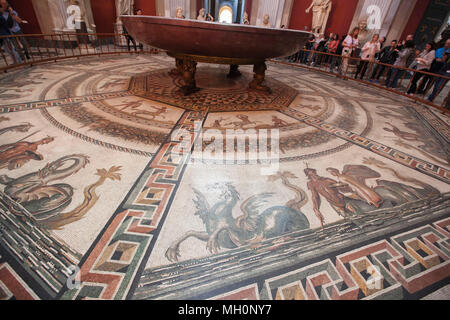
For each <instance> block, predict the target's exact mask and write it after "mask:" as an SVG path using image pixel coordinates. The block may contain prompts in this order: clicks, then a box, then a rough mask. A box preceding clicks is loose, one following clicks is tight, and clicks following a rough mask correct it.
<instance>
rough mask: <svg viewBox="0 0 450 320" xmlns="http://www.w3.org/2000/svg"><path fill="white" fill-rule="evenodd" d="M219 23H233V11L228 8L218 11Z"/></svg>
mask: <svg viewBox="0 0 450 320" xmlns="http://www.w3.org/2000/svg"><path fill="white" fill-rule="evenodd" d="M219 22H222V23H233V9H231V8H230V7H229V6H223V7H222V8H220V10H219Z"/></svg>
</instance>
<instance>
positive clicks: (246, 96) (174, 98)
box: [130, 67, 298, 112]
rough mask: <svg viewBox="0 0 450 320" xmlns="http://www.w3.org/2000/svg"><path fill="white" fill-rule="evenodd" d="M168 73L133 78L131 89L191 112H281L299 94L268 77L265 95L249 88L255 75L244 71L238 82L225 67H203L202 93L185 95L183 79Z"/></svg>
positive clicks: (199, 78) (198, 77)
mask: <svg viewBox="0 0 450 320" xmlns="http://www.w3.org/2000/svg"><path fill="white" fill-rule="evenodd" d="M168 72H169V70H158V71H155V72H152V73H148V74H145V75H140V76H136V77H133V78H132V80H131V84H130V90H131V91H132V92H133V93H134V94H136V95H139V96H142V97H146V98H148V99H151V100H155V101H159V102H163V103H167V104H170V105H174V106H177V107H181V108H184V109H188V110H198V109H199V108H208V109H209V111H210V112H215V111H253V110H280V109H282V108H285V107H288V106H289V105H290V104H291V103H292V101H293V100H294V99H295V97H296V96H297V93H298V91H297V90H295V89H293V88H291V87H290V86H288V85H286V84H284V83H282V82H280V81H277V80H275V79H272V78H270V77H266V80H265V84H266V85H267V86H268V87H269V88H271V89H272V93H266V92H262V91H257V90H251V89H249V88H248V85H249V83H250V82H251V81H252V79H253V75H252V74H249V73H246V72H242V76H241V77H239V78H236V79H229V78H227V73H228V72H227V70H226V69H224V68H212V67H201V68H198V69H197V73H196V81H197V87H199V88H201V90H200V91H198V92H196V93H193V94H191V95H188V96H185V95H184V94H183V93H182V92H181V91H180V87H181V86H182V78H181V77H172V76H170V75H169V73H168Z"/></svg>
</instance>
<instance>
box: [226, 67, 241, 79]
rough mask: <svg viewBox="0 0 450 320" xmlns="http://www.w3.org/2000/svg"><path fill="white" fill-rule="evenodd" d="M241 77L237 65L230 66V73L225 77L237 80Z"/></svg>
mask: <svg viewBox="0 0 450 320" xmlns="http://www.w3.org/2000/svg"><path fill="white" fill-rule="evenodd" d="M240 76H242V73H241V72H240V71H239V65H237V64H230V73H228V75H227V77H228V78H230V79H233V78H238V77H240Z"/></svg>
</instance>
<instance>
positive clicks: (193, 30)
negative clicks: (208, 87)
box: [120, 16, 310, 60]
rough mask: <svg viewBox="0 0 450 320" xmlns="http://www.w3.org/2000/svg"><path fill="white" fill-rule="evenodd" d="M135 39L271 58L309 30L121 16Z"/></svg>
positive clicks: (183, 49)
mask: <svg viewBox="0 0 450 320" xmlns="http://www.w3.org/2000/svg"><path fill="white" fill-rule="evenodd" d="M120 18H121V20H122V22H123V23H124V25H125V28H126V29H127V31H128V33H129V34H130V35H131V36H132V37H133V38H134V39H136V40H137V41H139V42H141V43H145V44H148V45H150V46H152V47H156V48H159V49H163V50H167V51H169V52H172V53H180V54H189V55H199V56H207V57H220V58H239V59H261V60H265V59H271V58H278V57H286V56H289V55H292V54H294V53H296V52H298V51H299V50H300V49H302V47H303V45H304V44H305V43H306V41H307V40H308V37H309V35H310V33H309V32H304V31H294V30H286V29H271V28H259V27H254V26H249V25H242V24H225V23H216V22H203V21H197V20H187V19H172V18H164V17H153V16H121V17H120Z"/></svg>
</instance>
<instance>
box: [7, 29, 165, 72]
mask: <svg viewBox="0 0 450 320" xmlns="http://www.w3.org/2000/svg"><path fill="white" fill-rule="evenodd" d="M133 41H134V40H133ZM133 41H131V39H130V38H129V37H128V35H126V34H114V33H75V32H74V33H63V34H27V35H11V36H0V42H1V43H0V71H4V72H6V71H8V70H10V69H13V68H17V67H22V66H27V65H35V64H39V63H45V62H52V61H54V62H56V61H58V60H62V59H70V58H79V57H86V56H96V55H105V54H123V53H125V54H130V53H137V54H140V53H147V54H151V53H156V52H158V50H157V49H156V48H152V47H150V46H147V45H142V44H139V43H136V41H134V42H133Z"/></svg>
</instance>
